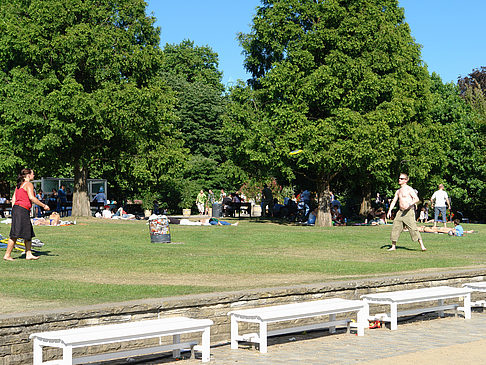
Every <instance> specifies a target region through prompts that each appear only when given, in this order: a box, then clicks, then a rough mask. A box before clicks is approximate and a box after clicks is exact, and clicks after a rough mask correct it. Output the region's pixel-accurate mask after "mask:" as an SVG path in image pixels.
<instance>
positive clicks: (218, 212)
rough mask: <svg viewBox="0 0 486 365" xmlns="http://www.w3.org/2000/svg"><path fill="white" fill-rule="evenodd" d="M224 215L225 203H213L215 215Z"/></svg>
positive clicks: (216, 216)
mask: <svg viewBox="0 0 486 365" xmlns="http://www.w3.org/2000/svg"><path fill="white" fill-rule="evenodd" d="M222 216H223V204H221V203H214V204H213V217H215V218H221V217H222Z"/></svg>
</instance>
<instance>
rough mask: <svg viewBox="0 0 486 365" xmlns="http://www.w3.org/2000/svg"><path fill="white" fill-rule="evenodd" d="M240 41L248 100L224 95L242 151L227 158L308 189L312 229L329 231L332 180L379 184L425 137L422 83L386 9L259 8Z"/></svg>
mask: <svg viewBox="0 0 486 365" xmlns="http://www.w3.org/2000/svg"><path fill="white" fill-rule="evenodd" d="M240 41H241V44H242V46H243V48H244V53H245V55H246V59H245V65H246V67H247V69H248V71H249V72H251V74H252V78H251V80H250V85H251V87H252V90H245V89H243V88H242V87H241V86H239V87H236V88H235V89H234V90H233V93H232V97H233V101H234V104H233V106H232V109H231V112H230V115H229V118H228V123H227V129H228V133H230V134H231V135H232V137H233V139H234V140H238V141H242V143H241V144H237V145H235V146H234V147H233V148H232V151H231V153H232V155H233V156H234V158H235V160H236V161H240V162H241V163H244V164H245V165H246V166H247V167H249V168H250V167H252V168H254V169H260V170H265V171H272V172H273V173H274V174H283V175H285V176H289V177H292V176H294V175H295V174H303V175H305V176H306V177H307V178H308V179H309V180H312V181H314V182H315V184H316V187H317V189H318V193H319V203H320V214H319V217H318V223H319V224H322V225H330V224H331V219H330V209H329V206H328V203H327V202H328V201H329V199H328V193H329V188H330V184H331V182H332V180H333V178H335V176H337V175H338V174H342V173H346V175H347V176H359V177H360V179H363V180H368V179H370V180H371V181H387V180H389V179H390V175H391V173H393V174H396V173H397V172H398V169H399V167H400V162H401V161H407V160H411V159H412V158H415V159H417V156H418V155H419V154H420V148H419V143H422V142H421V140H422V139H423V135H422V133H427V134H428V133H429V130H434V128H432V126H431V125H430V119H429V118H427V116H426V113H425V112H426V110H427V105H428V101H429V87H430V84H429V77H428V73H427V70H426V68H425V67H424V65H423V63H422V61H421V58H420V46H419V45H417V44H416V43H415V42H414V40H413V38H412V37H411V35H410V28H409V26H408V24H407V23H406V22H405V21H404V12H403V9H402V8H399V7H398V2H397V1H396V0H351V1H346V2H343V1H337V0H325V1H323V0H318V1H314V0H313V1H311V0H286V1H281V0H280V1H279V0H263V1H262V6H261V7H259V8H258V9H257V14H256V16H255V18H254V20H253V27H252V30H251V32H250V33H249V34H241V35H240ZM425 140H426V139H425ZM434 142H435V140H434V139H430V143H434ZM297 148H301V149H302V150H303V153H301V154H299V155H296V156H291V155H289V151H292V150H294V149H297ZM426 150H427V148H426ZM424 160H425V159H424ZM420 162H421V161H420V159H419V161H418V163H420ZM407 167H408V169H415V168H416V166H415V165H411V166H407ZM417 170H418V166H417ZM363 180H362V181H363Z"/></svg>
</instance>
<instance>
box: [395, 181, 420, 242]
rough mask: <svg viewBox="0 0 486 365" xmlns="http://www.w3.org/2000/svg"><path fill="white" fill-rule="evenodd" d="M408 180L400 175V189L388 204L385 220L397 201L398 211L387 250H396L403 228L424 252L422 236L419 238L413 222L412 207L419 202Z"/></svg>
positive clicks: (413, 211) (413, 209)
mask: <svg viewBox="0 0 486 365" xmlns="http://www.w3.org/2000/svg"><path fill="white" fill-rule="evenodd" d="M408 180H409V179H408V175H407V174H403V173H402V174H400V177H399V178H398V183H399V184H400V189H398V190H397V192H396V193H395V197H394V198H393V201H392V202H391V204H390V208H389V209H388V214H387V218H391V213H392V210H393V208H394V207H395V204H396V203H397V201H398V208H399V211H398V212H397V214H396V216H395V220H394V221H393V227H392V232H391V241H392V245H391V247H390V248H389V249H388V250H389V251H394V250H396V249H397V241H398V237H400V234H401V233H402V231H403V227H404V226H405V227H407V228H408V231H409V232H410V236H411V238H412V241H418V242H419V244H420V248H421V249H422V251H425V250H426V248H425V246H424V242H423V241H422V236H420V232H419V230H418V228H417V224H416V222H415V208H414V207H415V204H416V203H417V202H418V201H419V198H418V196H417V193H416V192H415V190H414V189H413V188H412V187H411V186H409V185H408Z"/></svg>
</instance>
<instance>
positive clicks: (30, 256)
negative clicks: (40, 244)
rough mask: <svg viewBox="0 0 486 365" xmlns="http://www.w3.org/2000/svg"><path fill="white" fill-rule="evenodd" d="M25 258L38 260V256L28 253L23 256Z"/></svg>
mask: <svg viewBox="0 0 486 365" xmlns="http://www.w3.org/2000/svg"><path fill="white" fill-rule="evenodd" d="M25 259H26V260H39V256H34V255H29V256H26V257H25Z"/></svg>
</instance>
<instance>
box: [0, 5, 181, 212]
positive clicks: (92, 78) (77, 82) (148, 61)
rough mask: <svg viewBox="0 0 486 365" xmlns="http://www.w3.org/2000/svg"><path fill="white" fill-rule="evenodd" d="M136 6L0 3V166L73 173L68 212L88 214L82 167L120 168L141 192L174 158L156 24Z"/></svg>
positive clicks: (175, 151) (173, 163) (170, 96)
mask: <svg viewBox="0 0 486 365" xmlns="http://www.w3.org/2000/svg"><path fill="white" fill-rule="evenodd" d="M145 6H146V4H145V2H144V1H143V0H117V1H109V0H22V1H21V0H12V1H8V2H2V3H1V5H0V17H1V18H2V22H1V23H0V125H1V127H2V131H3V133H2V136H1V137H0V142H1V143H0V154H1V156H0V157H1V159H0V170H2V171H10V172H11V170H12V169H17V168H18V167H20V166H22V165H30V166H33V165H34V166H40V167H42V168H43V170H44V171H45V172H47V173H49V172H51V173H52V172H56V171H58V170H56V169H58V168H60V167H63V166H67V167H68V169H69V170H70V171H73V173H74V177H75V192H74V202H73V214H74V215H87V214H89V213H90V212H89V200H88V197H87V195H86V192H87V190H86V178H87V177H88V171H89V169H90V167H94V166H96V169H97V170H98V171H119V170H121V171H122V172H123V171H124V172H125V174H124V175H123V176H124V177H125V178H129V177H130V176H135V178H136V179H137V178H138V179H139V185H140V186H139V188H140V189H145V188H146V187H145V186H144V185H145V184H146V183H147V181H149V180H150V178H152V177H154V174H157V172H158V171H161V170H167V169H169V168H173V169H176V168H177V161H180V160H181V159H180V158H171V156H177V155H178V153H179V151H181V147H182V144H181V142H178V141H177V140H175V139H174V137H173V136H174V135H177V134H176V133H174V131H173V128H172V125H171V124H170V123H169V121H170V120H172V119H173V117H174V116H173V114H172V112H171V111H172V109H173V105H174V102H175V99H174V96H173V94H172V92H171V90H170V89H169V88H168V87H167V86H166V85H165V83H163V82H162V81H161V80H160V79H156V78H155V76H156V75H157V72H158V71H159V69H160V65H161V52H160V49H159V48H158V44H159V29H158V28H155V27H154V21H155V20H154V19H153V18H152V17H149V16H147V15H146V14H145ZM148 165H151V167H148ZM154 165H156V167H157V168H154ZM127 170H128V171H130V172H129V173H126V172H127ZM155 177H156V178H157V175H155ZM135 185H136V184H135Z"/></svg>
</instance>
